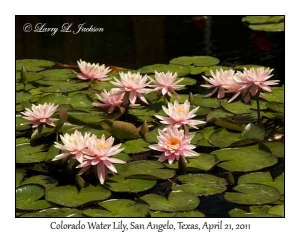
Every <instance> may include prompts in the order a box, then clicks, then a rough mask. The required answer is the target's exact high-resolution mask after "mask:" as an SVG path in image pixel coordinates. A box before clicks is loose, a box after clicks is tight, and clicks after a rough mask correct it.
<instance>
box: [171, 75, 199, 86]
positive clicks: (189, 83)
mask: <svg viewBox="0 0 300 233" xmlns="http://www.w3.org/2000/svg"><path fill="white" fill-rule="evenodd" d="M178 80H179V79H178ZM175 82H176V81H175ZM196 83H197V81H196V80H195V79H192V78H187V77H184V79H183V80H182V81H181V82H180V83H178V84H179V85H186V86H192V85H195V84H196Z"/></svg>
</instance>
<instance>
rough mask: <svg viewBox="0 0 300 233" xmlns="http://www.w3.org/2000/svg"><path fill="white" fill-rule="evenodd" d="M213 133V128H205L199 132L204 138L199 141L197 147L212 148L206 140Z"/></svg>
mask: <svg viewBox="0 0 300 233" xmlns="http://www.w3.org/2000/svg"><path fill="white" fill-rule="evenodd" d="M214 131H215V130H214V127H205V128H204V129H202V130H200V132H201V134H202V135H203V137H204V138H203V139H201V140H199V142H198V145H199V146H207V147H212V146H213V145H212V144H210V143H209V142H208V139H209V137H210V135H211V134H212V133H213V132H214Z"/></svg>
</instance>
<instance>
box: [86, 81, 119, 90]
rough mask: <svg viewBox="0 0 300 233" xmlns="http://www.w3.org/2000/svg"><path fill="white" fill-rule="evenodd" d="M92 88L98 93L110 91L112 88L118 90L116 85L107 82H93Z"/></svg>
mask: <svg viewBox="0 0 300 233" xmlns="http://www.w3.org/2000/svg"><path fill="white" fill-rule="evenodd" d="M91 88H92V89H94V90H96V91H103V90H104V89H105V90H107V91H109V90H110V89H112V88H116V87H115V85H114V84H112V83H110V82H108V81H105V82H99V81H98V82H91Z"/></svg>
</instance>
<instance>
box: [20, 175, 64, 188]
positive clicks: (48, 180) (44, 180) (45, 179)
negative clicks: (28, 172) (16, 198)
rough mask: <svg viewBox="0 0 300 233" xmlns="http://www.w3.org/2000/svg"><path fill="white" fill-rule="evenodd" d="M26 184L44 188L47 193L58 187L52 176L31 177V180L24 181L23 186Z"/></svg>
mask: <svg viewBox="0 0 300 233" xmlns="http://www.w3.org/2000/svg"><path fill="white" fill-rule="evenodd" d="M24 184H39V185H41V186H43V187H44V188H45V190H46V191H48V190H49V189H51V188H54V187H55V186H57V184H58V182H57V180H55V179H54V178H52V177H51V176H43V175H37V176H31V177H30V178H27V179H26V180H24V181H23V182H22V185H24Z"/></svg>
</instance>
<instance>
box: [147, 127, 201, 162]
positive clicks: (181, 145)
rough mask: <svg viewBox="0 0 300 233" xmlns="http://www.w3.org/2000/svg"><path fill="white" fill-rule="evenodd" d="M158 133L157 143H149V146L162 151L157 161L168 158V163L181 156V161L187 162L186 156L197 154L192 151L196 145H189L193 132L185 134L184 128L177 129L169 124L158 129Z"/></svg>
mask: <svg viewBox="0 0 300 233" xmlns="http://www.w3.org/2000/svg"><path fill="white" fill-rule="evenodd" d="M158 133H159V136H158V137H157V139H158V144H155V145H150V146H149V147H150V148H151V149H153V150H157V151H161V152H163V153H162V154H161V156H160V157H159V161H161V162H163V161H166V160H168V162H169V164H172V163H173V162H174V161H175V160H179V158H180V157H182V158H183V161H184V162H187V159H186V157H189V156H197V155H199V154H198V153H197V152H195V151H193V149H195V148H196V146H194V145H191V140H192V139H193V137H194V135H193V134H189V135H185V134H184V130H179V129H178V128H177V127H175V126H169V127H168V128H167V129H166V130H160V129H159V130H158Z"/></svg>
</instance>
